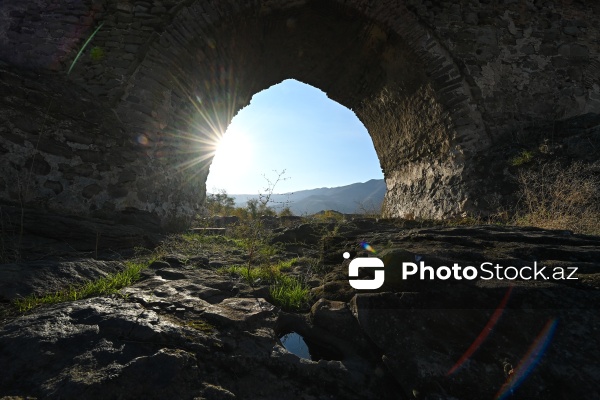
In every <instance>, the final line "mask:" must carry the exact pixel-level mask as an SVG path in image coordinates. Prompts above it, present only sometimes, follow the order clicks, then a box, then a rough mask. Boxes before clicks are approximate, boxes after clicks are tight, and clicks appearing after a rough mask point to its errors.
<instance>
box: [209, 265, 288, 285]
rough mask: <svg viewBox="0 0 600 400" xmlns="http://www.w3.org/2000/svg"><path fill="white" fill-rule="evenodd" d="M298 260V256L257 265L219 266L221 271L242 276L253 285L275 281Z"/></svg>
mask: <svg viewBox="0 0 600 400" xmlns="http://www.w3.org/2000/svg"><path fill="white" fill-rule="evenodd" d="M297 262H298V259H297V258H292V259H291V260H287V261H280V262H278V263H276V264H269V265H259V266H256V267H248V266H247V265H231V266H229V267H222V268H219V271H220V272H222V273H225V274H228V275H231V276H240V277H242V278H244V279H245V280H246V281H247V282H248V283H249V284H251V285H254V284H257V283H274V282H276V281H277V280H278V279H279V278H280V277H281V276H282V275H281V272H282V271H289V270H290V269H292V266H293V265H295V264H296V263H297Z"/></svg>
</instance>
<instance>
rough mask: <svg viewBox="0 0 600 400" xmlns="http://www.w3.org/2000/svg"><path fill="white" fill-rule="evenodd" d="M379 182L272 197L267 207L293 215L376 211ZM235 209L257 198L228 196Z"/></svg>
mask: <svg viewBox="0 0 600 400" xmlns="http://www.w3.org/2000/svg"><path fill="white" fill-rule="evenodd" d="M385 191H386V186H385V181H384V180H383V179H371V180H370V181H367V182H364V183H353V184H351V185H346V186H339V187H333V188H319V189H310V190H300V191H298V192H294V193H284V194H274V195H272V196H271V201H270V202H269V205H270V206H271V207H274V208H275V209H277V210H280V209H282V208H283V207H285V206H286V205H288V206H289V207H290V209H291V210H292V212H293V213H294V214H295V215H306V214H314V213H318V212H319V211H324V210H335V211H339V212H341V213H344V214H353V213H362V212H365V210H366V211H368V212H372V211H379V210H380V208H381V204H382V202H383V196H384V195H385ZM229 196H231V197H233V198H234V199H235V203H236V206H238V207H244V206H245V205H246V202H247V201H248V200H249V199H252V198H258V195H251V194H229Z"/></svg>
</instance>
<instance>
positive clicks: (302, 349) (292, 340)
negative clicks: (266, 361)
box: [279, 332, 311, 360]
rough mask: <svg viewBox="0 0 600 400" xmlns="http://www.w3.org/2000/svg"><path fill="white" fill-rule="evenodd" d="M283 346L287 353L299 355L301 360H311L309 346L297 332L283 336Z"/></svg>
mask: <svg viewBox="0 0 600 400" xmlns="http://www.w3.org/2000/svg"><path fill="white" fill-rule="evenodd" d="M279 340H281V344H282V345H283V347H285V349H286V350H287V351H289V352H290V353H292V354H295V355H297V356H298V357H300V358H307V359H309V360H311V356H310V352H309V351H308V345H307V344H306V342H305V341H304V338H303V337H302V336H300V335H299V334H297V333H296V332H290V333H286V334H285V335H283V336H282V337H281V338H279Z"/></svg>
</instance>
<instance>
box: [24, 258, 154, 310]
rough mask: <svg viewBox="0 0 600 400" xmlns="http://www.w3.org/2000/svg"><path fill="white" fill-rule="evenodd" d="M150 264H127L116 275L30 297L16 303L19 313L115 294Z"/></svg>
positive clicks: (134, 279)
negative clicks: (40, 307) (42, 306)
mask: <svg viewBox="0 0 600 400" xmlns="http://www.w3.org/2000/svg"><path fill="white" fill-rule="evenodd" d="M149 264H150V263H149V262H147V263H137V262H133V261H126V262H125V269H124V270H123V271H121V272H117V273H115V274H110V275H107V276H105V277H103V278H99V279H96V280H94V281H90V282H87V283H84V284H83V285H80V286H75V287H73V286H71V287H69V288H68V289H63V290H59V291H57V292H54V293H49V294H46V295H43V296H36V295H30V296H27V297H25V298H23V299H19V300H16V301H15V303H14V304H15V306H16V307H17V309H18V310H19V312H21V313H24V312H27V311H30V310H32V309H33V308H35V307H38V306H41V305H44V304H45V305H50V304H57V303H64V302H66V301H75V300H81V299H85V298H88V297H94V296H102V295H107V294H114V293H116V292H117V291H118V290H119V289H122V288H124V287H126V286H129V285H131V284H132V283H134V282H135V281H137V280H138V279H140V272H141V271H142V270H143V269H144V268H146V267H147V266H148V265H149Z"/></svg>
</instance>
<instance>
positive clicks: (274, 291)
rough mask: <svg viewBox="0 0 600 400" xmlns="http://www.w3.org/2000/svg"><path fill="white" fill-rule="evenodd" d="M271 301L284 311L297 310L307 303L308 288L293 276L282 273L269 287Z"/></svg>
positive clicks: (308, 296) (308, 297)
mask: <svg viewBox="0 0 600 400" xmlns="http://www.w3.org/2000/svg"><path fill="white" fill-rule="evenodd" d="M269 293H270V295H271V298H272V299H273V302H274V303H275V304H276V305H278V306H280V307H281V308H283V309H284V310H286V311H298V310H301V309H303V308H305V307H306V306H307V305H308V301H309V299H310V289H309V288H308V286H306V285H305V284H304V283H302V282H301V281H300V280H298V279H297V278H294V277H290V276H286V275H282V276H281V277H280V279H278V280H277V281H276V282H275V284H273V285H271V287H270V288H269Z"/></svg>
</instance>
